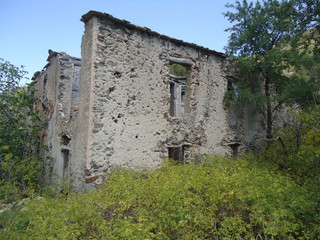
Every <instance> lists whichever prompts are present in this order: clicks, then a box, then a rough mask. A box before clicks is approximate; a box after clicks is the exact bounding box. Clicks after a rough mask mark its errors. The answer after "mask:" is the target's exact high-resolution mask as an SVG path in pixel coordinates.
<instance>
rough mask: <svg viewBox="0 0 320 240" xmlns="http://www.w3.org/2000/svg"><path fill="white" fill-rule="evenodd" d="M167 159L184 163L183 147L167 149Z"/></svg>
mask: <svg viewBox="0 0 320 240" xmlns="http://www.w3.org/2000/svg"><path fill="white" fill-rule="evenodd" d="M168 157H169V158H170V159H173V160H175V161H177V162H179V163H184V147H183V146H176V147H168Z"/></svg>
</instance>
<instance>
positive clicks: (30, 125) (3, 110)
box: [0, 59, 43, 202]
mask: <svg viewBox="0 0 320 240" xmlns="http://www.w3.org/2000/svg"><path fill="white" fill-rule="evenodd" d="M25 74H26V72H25V71H24V70H23V69H22V68H18V67H15V66H13V65H12V64H10V63H9V62H7V61H4V60H3V59H0V118H1V121H0V159H1V160H0V161H1V162H0V199H1V201H4V202H10V201H13V200H15V199H16V198H19V197H25V196H27V195H29V194H30V191H31V192H33V191H34V190H37V189H38V188H39V179H40V176H41V175H42V173H43V171H42V170H43V160H42V159H41V158H40V157H39V155H38V154H37V153H35V152H33V149H34V147H35V145H36V144H37V143H38V141H39V139H38V136H39V131H40V130H41V125H40V118H39V116H38V115H37V114H36V113H34V112H32V111H30V109H31V108H32V105H33V104H34V103H35V99H34V98H33V96H32V95H30V94H29V92H31V89H28V88H27V87H19V81H20V80H21V79H22V78H23V76H24V75H25Z"/></svg>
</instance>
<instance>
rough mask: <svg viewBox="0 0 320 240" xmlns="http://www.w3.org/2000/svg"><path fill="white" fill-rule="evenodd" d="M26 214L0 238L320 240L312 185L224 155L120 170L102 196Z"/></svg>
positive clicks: (48, 203) (78, 197) (47, 201)
mask: <svg viewBox="0 0 320 240" xmlns="http://www.w3.org/2000/svg"><path fill="white" fill-rule="evenodd" d="M21 214H23V217H24V218H22V217H21V215H19V216H18V217H16V218H17V219H18V220H16V221H13V220H12V221H9V222H10V223H11V225H10V226H6V224H7V223H5V222H4V223H3V222H0V224H1V226H2V231H0V238H2V239H15V238H17V239H206V238H209V239H257V238H258V239H316V238H317V237H318V236H319V235H320V224H319V221H320V220H319V219H320V218H319V205H318V195H317V192H315V191H314V190H313V189H312V188H311V186H308V185H304V186H300V185H298V184H296V183H295V182H294V181H293V180H292V179H291V178H290V177H289V176H286V175H283V174H281V173H280V172H278V171H277V170H276V169H275V168H273V167H272V166H270V165H268V164H258V163H256V162H253V161H250V160H243V159H237V160H234V159H228V158H220V157H208V158H207V159H203V160H202V162H201V163H200V164H196V165H194V164H190V165H173V164H171V163H166V164H164V165H163V166H162V167H161V168H160V169H158V170H155V171H148V170H145V171H140V172H137V171H133V170H128V169H121V170H117V171H114V172H113V173H112V174H111V176H110V177H109V179H108V181H107V182H106V184H105V186H104V187H102V188H101V189H99V190H97V191H90V192H87V193H78V194H75V193H73V194H71V193H70V194H69V195H68V196H65V195H63V196H60V197H55V198H52V197H51V198H44V199H40V200H32V201H30V202H29V203H28V205H27V208H26V210H25V211H23V212H21ZM14 218H15V217H14V216H13V219H14ZM22 219H24V220H22ZM0 220H1V218H0ZM22 223H23V224H22ZM17 224H20V225H19V226H20V227H15V226H16V225H17ZM21 226H22V227H21ZM4 229H6V230H4ZM8 229H9V230H8Z"/></svg>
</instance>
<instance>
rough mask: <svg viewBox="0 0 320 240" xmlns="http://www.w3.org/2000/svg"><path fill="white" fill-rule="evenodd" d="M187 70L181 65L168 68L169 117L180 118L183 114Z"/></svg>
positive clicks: (172, 65)
mask: <svg viewBox="0 0 320 240" xmlns="http://www.w3.org/2000/svg"><path fill="white" fill-rule="evenodd" d="M186 85H187V68H186V67H185V66H183V65H181V64H177V63H174V64H171V66H170V116H171V117H178V118H182V117H183V116H184V113H185V100H186Z"/></svg>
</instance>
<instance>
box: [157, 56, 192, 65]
mask: <svg viewBox="0 0 320 240" xmlns="http://www.w3.org/2000/svg"><path fill="white" fill-rule="evenodd" d="M160 59H165V60H168V61H169V62H172V63H178V64H181V65H190V66H193V65H194V62H192V61H190V60H189V59H186V58H176V57H171V56H167V55H165V54H162V55H160Z"/></svg>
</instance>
